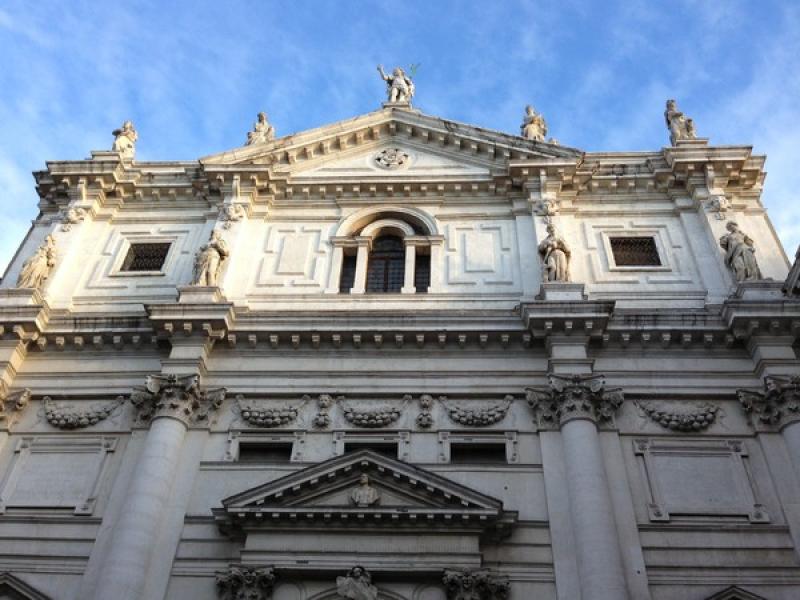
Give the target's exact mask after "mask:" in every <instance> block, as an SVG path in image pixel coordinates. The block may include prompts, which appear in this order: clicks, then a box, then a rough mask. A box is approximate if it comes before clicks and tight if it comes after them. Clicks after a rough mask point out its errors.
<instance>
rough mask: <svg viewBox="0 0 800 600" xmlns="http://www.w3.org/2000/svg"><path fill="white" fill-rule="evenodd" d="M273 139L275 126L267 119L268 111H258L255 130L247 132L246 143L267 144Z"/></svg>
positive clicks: (246, 144) (248, 144)
mask: <svg viewBox="0 0 800 600" xmlns="http://www.w3.org/2000/svg"><path fill="white" fill-rule="evenodd" d="M273 139H275V128H274V127H273V126H272V125H271V124H270V122H269V121H268V120H267V113H265V112H260V113H258V117H257V120H256V122H255V123H254V124H253V131H248V132H247V141H246V142H245V143H244V145H245V146H252V145H253V144H266V143H267V142H269V141H271V140H273Z"/></svg>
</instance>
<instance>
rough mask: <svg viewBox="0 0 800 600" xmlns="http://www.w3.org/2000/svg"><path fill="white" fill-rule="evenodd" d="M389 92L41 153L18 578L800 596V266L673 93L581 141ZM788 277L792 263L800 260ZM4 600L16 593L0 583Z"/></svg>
mask: <svg viewBox="0 0 800 600" xmlns="http://www.w3.org/2000/svg"><path fill="white" fill-rule="evenodd" d="M381 76H382V78H383V79H384V80H385V82H386V85H387V97H388V99H389V102H387V103H386V104H384V105H383V107H382V108H381V109H380V110H377V111H375V112H372V113H369V114H366V115H362V116H359V117H356V118H354V119H350V120H347V121H343V122H339V123H334V124H331V125H328V126H325V127H321V128H318V129H313V130H309V131H304V132H300V133H296V134H293V135H288V136H285V137H277V138H276V137H275V135H274V129H273V127H272V125H271V124H270V123H269V121H268V119H267V116H266V115H264V114H263V113H262V114H261V115H259V118H258V121H257V122H256V124H255V126H254V128H253V131H251V132H250V134H249V135H248V137H247V143H246V144H245V145H244V146H242V147H241V148H236V149H234V150H230V151H227V152H223V153H220V154H215V155H211V156H207V157H205V158H201V159H199V160H194V161H164V162H140V161H137V160H135V155H134V153H135V146H136V143H137V140H138V134H137V132H136V130H135V128H134V126H133V124H132V123H130V122H127V123H126V124H125V125H123V127H121V128H120V129H118V130H115V132H114V134H115V142H114V146H113V149H112V151H102V152H93V153H92V155H91V158H89V159H86V160H77V161H76V160H71V161H53V162H48V163H47V168H46V169H45V170H43V171H41V172H37V173H36V174H35V177H36V183H37V190H38V193H39V196H40V199H41V200H40V205H39V206H40V215H39V217H38V218H37V219H36V221H35V222H34V224H33V227H32V229H31V230H30V233H29V234H28V236H27V237H26V239H25V240H24V242H23V243H22V245H21V247H20V249H19V251H18V252H17V255H16V256H15V257H14V259H13V260H12V262H11V264H10V266H9V269H8V271H7V273H6V275H5V277H4V279H3V281H2V285H1V286H0V332H1V333H2V337H1V338H0V352H1V353H0V382H1V383H2V385H0V392H2V421H0V423H2V425H1V426H0V549H1V550H0V596H2V597H9V598H15V599H16V598H26V599H27V598H36V599H43V598H51V599H59V600H60V599H78V598H81V599H85V598H96V599H102V600H110V599H112V598H113V599H115V600H134V599H139V598H145V599H152V600H156V599H158V600H160V599H164V598H169V599H192V600H213V599H216V598H223V599H231V600H233V599H244V598H247V599H249V600H266V599H275V600H330V599H334V598H350V599H353V600H379V599H381V600H389V599H391V600H529V599H536V600H539V599H541V600H556V599H557V600H625V599H630V600H673V599H681V600H712V599H716V600H722V599H727V600H732V599H734V598H736V599H740V600H753V599H759V598H760V599H769V600H790V599H793V598H797V597H800V379H799V378H798V376H800V363H798V358H797V343H796V340H797V338H798V336H799V335H800V297H799V296H798V293H799V291H798V286H797V279H798V274H797V271H798V268H797V267H795V268H794V269H793V271H792V272H793V275H792V276H790V277H789V278H788V279H787V274H788V273H789V267H790V265H789V262H788V260H787V258H786V256H785V254H784V252H783V249H782V247H781V245H780V242H779V240H778V238H777V235H776V233H775V231H774V229H773V227H772V225H771V223H770V221H769V219H768V218H767V215H766V212H765V209H764V207H763V205H762V203H761V200H760V196H761V190H762V185H763V182H764V177H765V171H764V162H765V159H764V157H763V156H757V155H754V154H753V153H752V151H751V150H752V149H751V147H749V146H745V145H742V146H714V145H712V144H710V143H709V140H707V139H703V138H698V137H697V134H696V132H695V129H694V124H693V123H692V121H691V119H687V118H686V117H685V116H684V115H683V114H682V113H680V112H679V111H678V109H677V107H676V105H675V103H674V102H671V104H670V103H668V105H667V111H666V112H665V118H666V121H667V126H668V128H669V134H670V144H669V145H668V146H666V147H664V148H662V149H660V150H654V151H652V152H614V153H603V152H583V151H580V150H577V149H573V148H569V147H566V146H562V145H560V144H558V143H557V142H555V141H554V140H552V139H550V140H549V141H548V139H546V135H547V132H546V125H545V123H544V119H543V118H542V117H541V115H538V114H537V113H536V112H535V111H534V110H533V109H532V108H530V109H529V110H528V111H527V114H526V116H525V121H524V123H523V125H522V128H521V132H520V133H521V134H520V135H511V134H506V133H501V132H497V131H491V130H486V129H482V128H480V127H475V126H472V125H466V124H462V123H456V122H452V121H447V120H444V119H442V118H438V117H433V116H429V115H426V114H423V113H421V112H419V111H418V110H416V109H414V108H413V107H412V106H411V98H412V97H413V95H414V92H415V90H414V86H413V82H412V81H411V78H410V77H409V76H408V75H407V74H406V73H404V72H403V71H402V70H401V69H396V70H394V71H393V72H392V73H391V74H387V73H385V72H384V71H383V69H381ZM785 282H786V283H785ZM3 594H5V596H3Z"/></svg>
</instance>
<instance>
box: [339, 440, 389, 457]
mask: <svg viewBox="0 0 800 600" xmlns="http://www.w3.org/2000/svg"><path fill="white" fill-rule="evenodd" d="M359 450H372V451H373V452H375V453H377V454H380V455H382V456H388V457H389V458H395V459H396V458H397V444H396V443H394V442H374V443H373V442H345V444H344V453H345V454H348V453H349V452H358V451H359Z"/></svg>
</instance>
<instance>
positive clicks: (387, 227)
mask: <svg viewBox="0 0 800 600" xmlns="http://www.w3.org/2000/svg"><path fill="white" fill-rule="evenodd" d="M406 218H408V219H409V220H413V222H415V223H416V224H417V225H418V228H419V229H423V230H428V232H429V234H428V235H420V234H419V233H417V231H416V230H415V229H414V227H413V226H412V225H411V224H410V223H409V222H408V221H407V220H406ZM432 223H433V220H432V219H431V218H430V217H429V216H427V215H424V216H420V215H418V214H416V213H412V212H411V211H409V209H406V208H403V209H400V208H397V209H395V208H386V209H383V210H381V211H375V212H373V213H372V214H364V213H363V212H361V214H358V213H357V214H355V215H351V216H350V217H348V218H347V219H345V221H343V223H342V225H340V227H339V232H341V233H349V235H336V236H333V237H331V240H330V241H331V244H332V245H333V258H332V265H331V271H330V278H329V280H328V289H327V290H326V292H328V293H334V294H338V293H340V281H341V274H342V264H343V261H344V258H345V256H346V255H348V256H352V255H353V254H355V256H356V267H355V278H354V282H353V287H352V288H350V294H351V295H363V294H365V293H366V284H367V268H368V265H369V253H370V251H371V250H372V243H373V241H374V240H375V239H377V238H378V237H380V236H382V235H393V236H397V237H399V238H401V239H402V240H403V245H404V247H405V268H404V279H403V287H402V288H401V290H400V293H401V294H415V293H417V289H416V287H415V285H414V281H415V275H416V262H417V260H416V258H417V254H418V253H422V252H424V253H429V254H430V257H431V259H430V260H431V267H430V270H431V279H430V284H429V286H428V290H427V292H428V293H429V294H430V293H437V292H439V291H441V273H440V269H439V265H440V264H441V257H442V250H443V246H444V236H441V235H436V234H435V229H434V227H435V225H433V224H432ZM343 229H344V231H342V230H343ZM348 229H349V231H347V230H348ZM431 230H433V231H431ZM339 232H337V233H339ZM351 232H352V233H351Z"/></svg>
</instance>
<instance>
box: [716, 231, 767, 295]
mask: <svg viewBox="0 0 800 600" xmlns="http://www.w3.org/2000/svg"><path fill="white" fill-rule="evenodd" d="M725 229H727V230H728V233H726V234H725V235H723V236H722V237H721V238H719V245H720V246H721V247H722V249H723V250H725V264H726V265H728V267H729V268H730V269H731V271H733V276H734V277H735V278H736V281H753V280H755V279H762V277H761V270H760V269H759V268H758V263H757V262H756V249H755V246H754V245H753V240H752V239H750V237H749V236H748V235H747V234H746V233H744V232H743V231H742V230H740V229H739V226H738V225H737V224H736V223H734V222H733V221H728V223H727V224H726V225H725Z"/></svg>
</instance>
